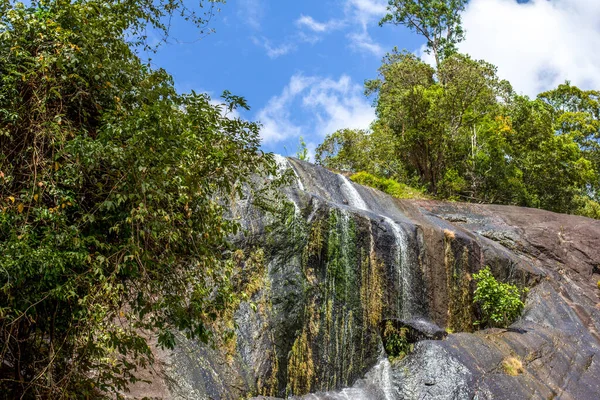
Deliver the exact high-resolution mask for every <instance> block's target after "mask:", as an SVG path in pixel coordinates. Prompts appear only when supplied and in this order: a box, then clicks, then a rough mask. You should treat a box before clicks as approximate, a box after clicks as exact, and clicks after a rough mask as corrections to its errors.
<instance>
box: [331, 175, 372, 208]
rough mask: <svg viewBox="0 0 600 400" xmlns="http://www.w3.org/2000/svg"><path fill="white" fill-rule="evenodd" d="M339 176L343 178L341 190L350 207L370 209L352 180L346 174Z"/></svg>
mask: <svg viewBox="0 0 600 400" xmlns="http://www.w3.org/2000/svg"><path fill="white" fill-rule="evenodd" d="M338 176H339V177H340V178H341V179H342V185H341V186H340V190H341V191H342V193H343V194H344V195H345V196H346V200H347V201H348V205H349V206H350V207H354V208H358V209H359V210H365V211H368V210H369V207H368V206H367V203H365V201H364V200H363V199H362V197H361V196H360V193H358V190H356V188H355V187H354V185H353V184H352V182H350V181H349V180H348V178H346V177H345V176H344V175H338Z"/></svg>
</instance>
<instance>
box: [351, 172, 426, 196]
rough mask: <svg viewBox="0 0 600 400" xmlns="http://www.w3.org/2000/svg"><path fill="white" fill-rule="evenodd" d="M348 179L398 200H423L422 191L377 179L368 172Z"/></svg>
mask: <svg viewBox="0 0 600 400" xmlns="http://www.w3.org/2000/svg"><path fill="white" fill-rule="evenodd" d="M350 179H351V180H352V181H354V182H356V183H358V184H361V185H364V186H369V187H372V188H375V189H379V190H381V191H382V192H384V193H387V194H389V195H390V196H393V197H396V198H398V199H425V198H426V196H425V195H424V194H423V191H421V190H419V189H415V188H413V187H410V186H408V185H406V184H404V183H401V182H398V181H395V180H394V179H387V178H379V177H377V176H375V175H372V174H369V173H368V172H364V171H361V172H357V173H356V174H354V175H352V176H351V177H350Z"/></svg>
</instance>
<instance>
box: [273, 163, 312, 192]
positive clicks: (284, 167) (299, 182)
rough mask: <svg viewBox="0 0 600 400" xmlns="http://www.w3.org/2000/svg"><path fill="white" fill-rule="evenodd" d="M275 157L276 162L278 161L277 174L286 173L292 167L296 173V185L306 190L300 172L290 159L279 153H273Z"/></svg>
mask: <svg viewBox="0 0 600 400" xmlns="http://www.w3.org/2000/svg"><path fill="white" fill-rule="evenodd" d="M273 158H274V159H275V163H277V175H279V176H281V175H283V174H284V173H285V171H287V170H288V169H291V170H292V172H293V173H294V176H296V185H297V186H298V189H300V190H302V191H304V190H305V189H304V185H303V184H302V180H300V176H298V173H297V172H296V170H295V169H294V167H293V166H292V164H291V163H290V161H289V160H288V159H287V158H285V157H284V156H281V155H279V154H273Z"/></svg>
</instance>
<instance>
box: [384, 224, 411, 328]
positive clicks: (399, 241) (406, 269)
mask: <svg viewBox="0 0 600 400" xmlns="http://www.w3.org/2000/svg"><path fill="white" fill-rule="evenodd" d="M383 218H384V219H385V221H386V222H387V223H388V225H389V226H390V228H392V232H393V233H394V241H395V247H396V267H397V269H398V283H399V286H400V287H399V290H400V296H399V300H400V299H401V302H399V304H398V310H401V315H400V318H402V319H405V320H408V319H410V318H412V317H413V315H412V308H413V307H412V306H413V304H414V299H413V298H412V296H411V291H410V288H411V285H412V284H413V282H411V281H412V280H411V274H410V267H411V262H412V260H411V259H410V255H409V254H408V246H409V243H408V236H407V235H406V232H405V231H404V229H402V228H401V227H400V226H399V225H398V224H397V223H396V222H395V221H394V220H392V219H391V218H389V217H383Z"/></svg>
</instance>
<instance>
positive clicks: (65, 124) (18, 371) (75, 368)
mask: <svg viewBox="0 0 600 400" xmlns="http://www.w3.org/2000/svg"><path fill="white" fill-rule="evenodd" d="M213 3H215V2H213V1H211V2H206V3H205V4H201V5H204V6H206V7H208V10H209V11H208V12H209V13H210V12H211V11H210V7H212V6H213ZM175 15H181V16H182V17H183V18H186V19H188V20H190V21H191V22H193V23H194V24H196V25H198V26H199V27H203V26H205V24H206V22H207V18H208V16H207V15H205V14H198V13H194V12H193V11H192V10H189V9H187V8H186V7H185V5H184V3H183V1H179V0H168V1H163V0H159V1H154V0H152V1H146V0H125V1H108V2H107V1H95V0H81V1H70V0H40V1H37V0H36V1H32V2H30V3H28V4H27V5H25V4H23V3H18V2H13V1H10V0H1V1H0V148H1V152H0V287H1V290H0V348H1V350H0V351H1V352H0V388H1V389H0V391H2V393H3V394H4V395H5V396H8V397H12V398H19V397H24V398H34V397H35V398H55V397H57V398H58V397H61V398H62V397H68V398H71V397H75V398H83V397H87V398H89V397H93V398H96V397H99V396H102V395H106V394H108V393H111V392H112V393H113V395H114V393H116V392H118V391H119V390H123V389H124V388H125V387H126V386H127V384H128V383H129V382H131V381H135V380H136V377H135V367H137V366H144V365H147V364H148V363H149V362H151V360H152V354H151V352H150V348H149V345H148V338H150V337H152V336H157V337H158V344H159V345H161V346H165V347H172V346H173V345H174V334H173V332H174V331H176V330H180V331H183V332H184V333H185V334H186V335H188V336H189V337H194V338H198V339H199V340H203V341H205V342H206V341H209V340H211V338H214V339H215V340H216V339H217V338H218V337H226V336H227V335H228V330H227V329H217V328H215V326H216V324H217V323H219V320H220V319H221V317H222V316H223V315H226V314H227V313H226V310H227V309H228V307H231V305H232V304H235V303H236V301H239V298H240V297H241V296H243V294H242V293H243V290H241V288H240V287H236V279H235V275H236V273H238V272H239V271H238V269H237V266H236V264H235V260H234V259H232V257H231V251H230V249H231V245H230V241H229V239H230V237H231V235H232V234H234V233H235V232H236V231H237V230H238V225H237V223H236V222H235V221H234V220H232V219H231V218H227V217H226V210H227V209H228V204H229V202H230V201H233V200H234V199H236V198H238V197H239V196H242V195H243V193H242V187H243V186H244V184H247V183H249V179H250V176H255V177H256V176H258V177H260V176H265V174H268V173H270V172H273V171H274V169H273V168H274V167H273V161H272V157H271V156H269V155H265V154H263V153H262V151H260V149H259V144H260V142H259V135H258V131H259V125H258V124H257V123H254V122H248V121H244V120H241V119H233V118H230V117H228V113H229V112H230V111H232V110H234V109H235V108H237V107H244V108H246V107H247V104H246V102H245V101H244V99H243V98H241V97H237V96H234V95H232V94H230V93H227V92H226V93H225V94H224V100H223V101H224V104H223V105H222V106H215V105H213V104H211V99H210V98H209V97H208V96H207V95H205V94H197V93H194V92H192V93H189V94H179V93H177V92H176V90H175V88H174V85H173V81H172V78H171V77H170V76H169V75H168V74H167V73H166V72H165V71H163V70H160V69H153V68H151V67H150V66H149V65H148V64H146V63H144V62H143V61H142V60H140V58H139V57H138V56H137V54H136V50H135V49H136V48H138V49H142V48H145V47H147V45H146V40H145V39H146V37H145V35H146V31H147V29H150V30H152V29H153V30H155V32H156V31H157V32H162V33H163V35H167V34H168V24H167V23H166V22H165V18H168V17H170V16H175ZM253 179H256V178H253Z"/></svg>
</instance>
